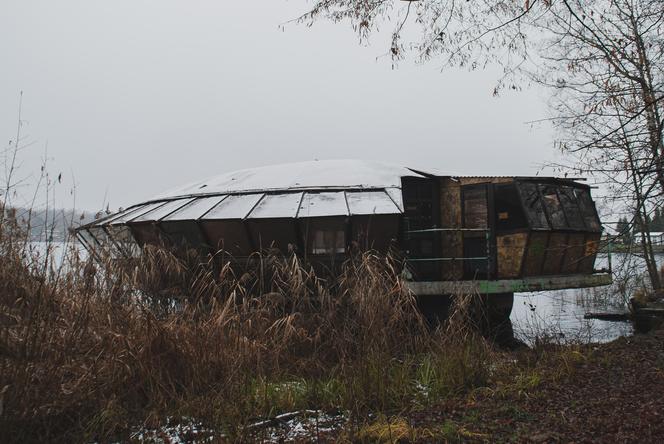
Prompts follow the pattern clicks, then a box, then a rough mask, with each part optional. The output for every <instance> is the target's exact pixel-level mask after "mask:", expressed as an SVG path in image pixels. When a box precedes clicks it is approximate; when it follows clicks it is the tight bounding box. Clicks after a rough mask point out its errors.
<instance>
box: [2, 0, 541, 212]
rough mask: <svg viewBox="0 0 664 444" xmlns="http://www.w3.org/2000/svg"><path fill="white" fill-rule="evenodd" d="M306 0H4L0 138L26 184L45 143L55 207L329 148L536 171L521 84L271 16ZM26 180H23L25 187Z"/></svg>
mask: <svg viewBox="0 0 664 444" xmlns="http://www.w3.org/2000/svg"><path fill="white" fill-rule="evenodd" d="M308 5H309V3H308V2H307V1H306V0H290V1H284V0H260V1H253V2H242V1H235V2H229V1H224V0H214V1H213V0H196V1H192V0H187V1H185V0H180V1H174V0H152V1H147V0H131V1H129V0H126V1H125V0H122V1H120V0H115V1H95V0H78V1H74V0H58V1H53V0H43V1H36V0H3V1H2V6H1V7H0V26H1V28H0V29H2V31H0V32H1V33H2V38H1V39H0V57H1V60H2V69H1V70H0V137H3V138H4V139H5V140H4V141H3V142H2V143H3V148H4V147H5V146H6V143H7V141H9V140H10V139H13V138H14V135H15V132H16V120H17V107H18V97H19V92H20V91H21V90H22V91H23V92H24V98H23V119H24V121H25V125H24V127H23V135H24V136H25V141H26V142H32V145H31V146H30V147H29V148H27V149H26V150H24V151H22V152H21V154H20V160H21V168H20V170H19V175H20V177H21V178H25V179H27V181H26V182H25V183H26V184H28V185H33V184H34V182H35V181H36V176H37V175H38V173H39V165H40V159H41V158H42V157H43V155H44V150H45V147H46V145H48V159H49V161H48V169H49V171H50V172H51V174H52V175H53V176H54V177H56V176H57V175H58V174H59V173H60V172H62V175H63V176H62V182H63V183H62V184H61V185H58V187H57V190H56V192H57V195H58V197H57V199H58V205H61V206H67V207H71V206H73V205H74V201H73V198H72V197H71V196H70V195H69V192H70V190H71V189H72V186H73V185H74V181H75V185H76V202H75V205H76V206H77V207H78V208H83V209H98V208H100V207H101V206H102V203H103V202H104V199H106V201H107V202H109V203H110V207H111V208H112V209H113V208H117V207H120V206H127V205H129V204H132V203H136V202H139V201H141V200H142V199H146V198H149V197H152V196H153V195H156V194H158V193H160V192H162V191H164V190H166V189H169V188H172V187H174V186H178V185H181V184H185V183H188V182H190V181H193V180H197V179H201V178H205V177H208V176H213V175H215V174H218V173H221V172H226V171H231V170H235V169H239V168H246V167H251V166H258V165H268V164H273V163H281V162H291V161H299V160H312V159H330V158H363V159H379V160H384V161H392V162H395V163H399V164H403V165H407V166H416V167H420V168H426V167H435V168H437V169H438V170H440V171H444V172H449V173H454V174H491V175H493V174H495V175H499V174H521V175H530V174H535V173H536V172H537V170H538V168H539V165H540V164H541V163H542V162H544V161H545V160H547V159H550V158H552V157H553V156H554V150H553V145H552V136H553V134H552V131H551V130H550V129H549V128H548V127H547V126H544V127H537V128H531V126H530V125H527V124H526V123H525V122H527V121H530V120H533V119H537V118H542V117H546V116H547V109H546V105H545V101H544V99H543V98H544V97H545V95H544V94H543V93H542V92H540V91H538V90H535V89H527V90H524V91H523V92H520V93H514V94H508V95H505V96H502V97H500V98H494V97H492V91H493V87H494V85H495V81H496V79H497V76H498V74H497V72H496V71H493V72H472V73H468V72H466V71H444V72H442V73H441V71H440V66H441V62H439V61H435V60H434V61H432V62H430V63H427V64H425V65H416V64H412V63H402V64H401V65H400V66H399V67H398V69H396V70H392V69H391V62H390V59H389V57H380V55H381V54H383V53H385V51H386V48H387V45H388V44H389V41H388V39H389V36H386V35H382V36H380V35H377V36H375V37H374V38H372V41H371V42H370V43H371V44H370V45H368V46H367V45H365V46H360V45H359V44H358V39H357V36H356V35H355V34H354V33H353V31H352V30H351V29H350V27H349V26H348V25H340V24H336V25H334V24H330V23H323V22H321V23H317V24H315V25H314V26H313V27H311V28H308V27H305V26H303V25H288V26H286V29H285V31H284V30H281V29H280V28H279V25H280V24H282V23H284V22H286V21H288V20H290V19H292V18H295V17H297V16H298V15H299V14H300V13H302V12H304V11H305V10H306V9H307V6H308ZM27 189H28V187H27V185H26V186H24V188H23V190H24V192H25V190H27Z"/></svg>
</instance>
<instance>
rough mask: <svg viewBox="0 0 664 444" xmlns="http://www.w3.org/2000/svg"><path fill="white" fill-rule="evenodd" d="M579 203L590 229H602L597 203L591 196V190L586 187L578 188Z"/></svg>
mask: <svg viewBox="0 0 664 444" xmlns="http://www.w3.org/2000/svg"><path fill="white" fill-rule="evenodd" d="M576 191H577V196H578V199H579V200H578V203H579V207H580V208H581V214H582V215H583V220H584V221H585V222H586V226H587V228H588V230H590V231H601V228H602V227H601V225H600V222H599V218H598V217H597V211H596V210H595V203H594V202H593V200H592V199H591V197H590V191H589V190H586V189H583V190H581V189H577V190H576Z"/></svg>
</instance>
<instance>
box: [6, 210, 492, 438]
mask: <svg viewBox="0 0 664 444" xmlns="http://www.w3.org/2000/svg"><path fill="white" fill-rule="evenodd" d="M1 228H2V229H1V230H0V236H1V237H0V287H1V288H0V305H1V306H2V309H1V310H0V313H1V314H0V328H1V330H0V390H1V395H0V405H1V411H0V435H2V436H0V440H2V442H27V441H32V442H36V441H39V442H44V441H68V442H89V441H101V442H105V441H113V440H121V441H127V440H131V439H133V438H134V439H135V438H136V436H137V435H135V434H134V432H135V431H136V430H137V429H141V428H146V427H147V428H149V427H158V426H159V425H160V424H164V423H166V422H169V421H173V419H174V418H175V421H177V420H178V418H195V421H196V422H198V423H200V424H201V427H202V428H205V429H206V430H208V431H210V434H211V435H214V436H216V437H221V436H223V437H224V439H225V440H228V441H246V440H251V439H254V438H255V437H256V433H257V432H256V430H255V429H253V428H251V427H250V425H252V424H255V423H256V422H257V421H260V420H261V419H263V418H270V417H274V416H276V415H278V414H280V413H284V412H290V411H293V410H305V409H309V410H313V409H315V410H317V411H324V412H325V411H327V412H343V415H344V418H345V421H346V422H347V423H348V424H364V423H365V422H366V421H367V418H372V417H375V416H376V415H384V416H386V417H387V416H390V415H394V414H396V413H399V412H404V411H406V410H410V409H416V408H422V407H426V406H429V405H432V402H433V401H434V400H437V399H441V398H445V397H447V396H452V395H457V394H459V393H464V392H466V391H468V390H470V389H472V388H475V387H479V386H482V385H484V384H486V382H487V378H488V377H489V374H490V366H491V361H492V354H493V351H492V350H491V347H490V346H489V345H488V344H487V343H486V342H485V341H484V340H483V339H482V338H480V337H479V336H477V335H476V334H475V333H474V332H473V329H472V328H469V327H468V325H467V324H466V323H465V322H464V321H463V319H464V317H463V316H462V311H463V310H460V311H459V313H458V315H457V316H456V317H453V318H452V320H451V321H450V323H449V324H448V325H446V326H444V328H440V329H439V330H437V331H435V332H432V331H430V329H429V328H428V327H427V326H426V325H425V323H424V322H423V320H422V318H421V316H420V314H419V312H418V311H417V309H416V306H415V301H414V300H413V297H412V295H411V294H409V292H408V291H407V290H406V289H405V287H404V286H403V285H402V282H401V281H400V279H399V278H398V276H397V275H396V272H395V269H394V267H393V264H392V263H391V261H390V260H389V259H387V258H385V257H379V256H376V255H372V254H368V253H367V254H363V255H360V256H358V257H355V258H353V259H352V260H350V261H349V262H348V263H347V264H346V265H345V266H344V268H343V270H341V272H340V273H339V275H338V276H337V277H336V278H335V279H328V280H323V279H321V278H320V277H318V276H316V275H315V274H314V273H313V272H312V271H311V270H310V269H308V268H307V267H304V266H303V265H302V264H300V263H299V262H298V260H297V259H296V258H295V257H291V258H283V257H274V256H259V255H256V256H255V258H254V260H253V261H251V263H250V264H249V265H248V266H247V267H245V268H243V269H238V268H235V267H232V266H231V265H230V262H229V261H228V260H227V258H224V257H223V256H221V255H218V256H216V257H214V258H208V259H205V260H201V258H199V257H198V256H196V255H194V254H189V255H184V258H183V257H182V256H181V257H180V258H176V257H175V256H173V255H171V254H169V253H167V252H164V251H161V250H156V249H146V250H145V251H144V252H143V255H142V256H141V257H140V258H138V259H136V260H133V261H130V262H128V261H125V262H116V261H113V260H112V259H111V258H103V259H102V261H100V262H91V261H88V260H83V259H81V258H80V257H79V256H78V255H77V252H76V250H75V249H72V250H71V252H70V254H68V255H67V257H66V258H65V260H64V262H63V263H61V264H57V266H56V264H54V263H52V261H51V257H50V255H49V254H48V253H46V254H44V253H43V252H37V251H31V249H30V243H29V242H28V241H27V237H26V233H24V232H23V231H22V230H21V227H20V225H19V224H17V223H15V221H13V220H11V219H9V220H5V221H3V225H2V227H1ZM358 430H359V429H358ZM132 437H133V438H132Z"/></svg>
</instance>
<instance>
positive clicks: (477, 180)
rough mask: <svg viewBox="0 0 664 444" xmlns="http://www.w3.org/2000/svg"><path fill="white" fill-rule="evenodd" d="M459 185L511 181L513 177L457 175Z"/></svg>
mask: <svg viewBox="0 0 664 444" xmlns="http://www.w3.org/2000/svg"><path fill="white" fill-rule="evenodd" d="M457 180H458V181H459V182H458V183H459V184H460V185H475V184H478V183H511V182H514V178H513V177H481V176H477V177H459V178H457Z"/></svg>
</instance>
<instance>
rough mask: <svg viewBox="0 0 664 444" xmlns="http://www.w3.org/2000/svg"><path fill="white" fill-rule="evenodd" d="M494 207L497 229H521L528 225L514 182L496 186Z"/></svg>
mask: <svg viewBox="0 0 664 444" xmlns="http://www.w3.org/2000/svg"><path fill="white" fill-rule="evenodd" d="M494 207H495V221H496V222H495V226H496V229H497V230H519V229H523V228H527V227H528V222H527V221H526V216H525V214H524V213H523V208H521V201H520V199H519V194H518V193H517V191H516V186H515V185H514V184H508V185H499V186H496V187H495V189H494Z"/></svg>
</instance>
